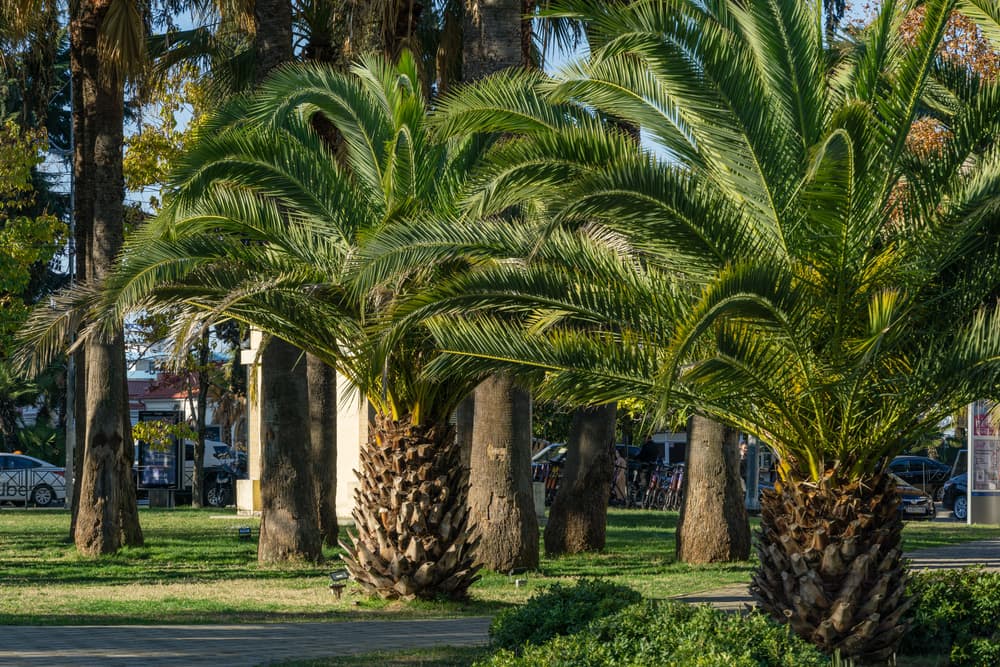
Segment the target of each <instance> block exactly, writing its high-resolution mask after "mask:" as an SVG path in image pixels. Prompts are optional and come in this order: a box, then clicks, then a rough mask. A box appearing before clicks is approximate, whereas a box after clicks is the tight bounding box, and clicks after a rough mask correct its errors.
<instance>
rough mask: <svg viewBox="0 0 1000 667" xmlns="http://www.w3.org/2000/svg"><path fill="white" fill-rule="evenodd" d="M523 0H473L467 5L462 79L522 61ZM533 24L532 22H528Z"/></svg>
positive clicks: (476, 77) (466, 79) (484, 75)
mask: <svg viewBox="0 0 1000 667" xmlns="http://www.w3.org/2000/svg"><path fill="white" fill-rule="evenodd" d="M521 11H522V2H521V0H473V1H472V2H469V3H468V4H467V6H466V11H465V26H464V36H463V40H462V42H463V49H462V80H463V81H466V82H468V81H474V80H476V79H481V78H483V77H486V76H489V75H490V74H493V73H495V72H499V71H500V70H502V69H506V68H508V67H515V66H517V65H526V64H527V63H526V62H525V61H523V60H522V45H523V42H522V36H523V33H522V29H523V27H524V25H525V24H524V23H522V20H521ZM528 25H530V24H528Z"/></svg>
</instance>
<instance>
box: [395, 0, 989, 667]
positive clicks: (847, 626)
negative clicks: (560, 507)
mask: <svg viewBox="0 0 1000 667" xmlns="http://www.w3.org/2000/svg"><path fill="white" fill-rule="evenodd" d="M955 4H956V3H955V2H952V1H950V0H930V1H928V2H926V3H924V7H925V11H926V18H925V21H924V24H923V26H922V27H921V30H920V33H919V35H917V37H916V38H915V39H914V40H913V41H912V42H908V41H904V40H902V39H901V38H900V36H899V35H898V33H897V32H896V31H895V27H896V26H897V25H898V21H899V19H900V16H901V11H902V8H901V6H900V5H899V4H897V3H895V2H891V1H890V2H886V3H884V6H883V8H882V11H881V13H880V14H879V16H878V18H877V20H876V21H875V23H874V24H873V26H872V27H871V28H870V29H869V30H868V31H866V32H865V33H864V34H862V35H860V36H859V37H858V38H857V43H856V44H855V45H854V48H853V49H850V50H848V51H846V52H845V53H843V54H842V56H841V57H839V58H838V57H837V56H836V55H835V54H830V53H829V52H828V51H827V50H826V49H825V47H824V44H823V39H822V32H823V30H822V11H823V9H822V3H820V2H818V1H816V2H801V1H800V0H768V1H765V0H749V1H747V0H715V1H710V2H688V1H687V0H669V1H647V2H638V3H635V4H633V5H630V6H628V7H617V6H611V5H609V4H591V3H580V4H579V5H574V6H573V7H572V8H570V9H566V10H564V12H563V13H564V14H565V15H567V16H570V17H575V18H581V19H586V20H589V21H590V22H591V26H592V28H593V32H592V39H591V48H592V56H591V58H590V60H589V61H588V62H586V63H579V64H576V65H573V66H572V67H570V68H568V69H567V70H566V71H565V72H564V74H563V76H561V77H560V78H559V79H557V80H555V81H546V80H541V79H538V80H535V81H532V80H531V79H530V78H526V77H514V78H511V79H509V80H508V81H506V82H504V81H502V80H500V79H497V80H495V81H493V82H491V83H490V84H488V85H485V86H481V87H478V88H476V89H473V90H471V91H468V92H467V93H465V94H463V95H460V96H459V97H457V98H455V99H453V100H451V102H450V103H449V104H448V105H446V109H445V110H444V113H443V115H442V116H441V121H440V123H441V126H442V128H443V129H444V131H445V132H446V133H448V134H460V133H463V132H468V131H491V132H507V133H510V134H512V135H513V134H517V135H520V136H521V138H520V139H516V140H515V139H511V140H509V141H508V142H507V143H506V145H505V146H504V147H502V148H501V149H500V151H499V152H498V153H497V154H495V155H494V157H493V158H492V160H493V165H494V166H493V168H492V169H490V170H488V171H487V172H486V173H484V174H482V175H481V176H480V177H479V183H480V188H479V194H478V195H477V196H476V197H473V199H472V204H471V205H472V207H473V208H475V209H476V210H477V211H478V212H479V213H480V215H481V216H483V218H484V220H485V221H479V222H477V227H478V233H479V234H480V235H487V236H489V235H492V236H491V237H490V238H491V239H494V244H493V248H492V249H491V251H492V253H493V254H494V255H500V254H503V253H506V254H507V256H508V257H509V258H510V259H509V260H508V261H507V262H505V263H502V264H500V265H498V266H497V267H496V268H494V269H492V270H488V271H483V272H480V273H479V274H477V275H476V276H475V277H474V279H471V280H470V279H468V278H465V279H463V280H461V281H456V282H455V283H454V284H451V285H449V284H441V285H439V292H438V294H437V295H436V296H433V297H432V296H425V297H424V298H425V301H426V302H428V303H430V302H432V301H435V300H436V299H439V300H438V302H437V303H435V304H434V306H433V307H429V306H424V307H423V310H422V312H420V310H421V309H420V308H416V309H414V314H413V317H420V316H422V315H433V316H434V317H432V318H431V319H430V320H429V321H428V326H429V327H430V328H431V329H432V331H434V333H435V335H436V336H437V337H438V340H439V344H440V345H441V346H442V347H443V348H444V349H445V350H448V351H451V352H453V353H454V354H452V355H445V356H442V357H439V358H438V359H437V360H436V361H435V362H434V364H433V365H432V368H431V370H432V371H433V372H437V373H445V374H452V373H455V372H458V371H459V370H463V369H464V370H465V372H471V373H482V372H487V371H497V370H507V371H509V372H523V371H524V369H525V368H531V369H534V370H533V371H532V372H533V373H535V374H538V373H539V372H544V378H543V381H542V382H541V384H540V386H539V391H540V392H541V395H542V396H548V397H557V398H559V399H560V400H562V401H563V402H565V403H569V404H573V403H574V402H579V403H588V402H589V403H598V404H599V403H604V402H611V401H614V400H619V399H622V398H626V397H630V396H641V397H653V398H654V399H655V400H656V401H657V402H658V403H659V406H660V410H661V412H663V413H664V414H665V413H666V412H667V411H669V410H673V409H677V408H678V407H680V408H687V409H693V410H694V411H695V412H696V413H699V414H703V415H705V416H708V417H710V418H713V419H718V420H720V421H722V422H724V423H726V424H728V425H730V426H732V427H736V428H739V429H740V430H742V431H745V432H748V433H751V434H754V435H756V436H758V437H760V438H761V439H762V440H764V441H766V442H768V443H769V444H770V445H771V446H772V447H774V449H775V450H776V451H777V452H778V453H779V455H780V457H781V466H780V470H779V477H780V479H779V482H778V484H777V485H776V490H775V492H774V493H771V494H767V495H766V496H765V498H764V502H763V511H762V518H761V530H760V534H759V540H758V546H757V550H758V555H759V557H760V563H761V564H760V569H759V571H758V573H757V574H756V575H755V577H754V580H753V584H752V592H753V594H754V596H755V598H756V599H757V601H758V603H759V604H760V605H761V606H762V607H763V608H764V609H766V610H767V611H769V612H770V613H772V614H773V615H774V616H776V617H777V618H780V619H783V620H787V621H788V623H789V624H790V625H791V627H792V628H793V629H794V630H795V631H796V632H797V633H799V634H800V635H801V636H803V637H805V638H807V639H809V640H811V641H813V642H815V643H816V644H818V645H819V646H821V647H823V648H824V649H826V650H828V651H834V650H840V651H842V652H843V653H844V654H846V655H851V656H862V657H868V658H877V657H884V656H886V655H888V654H889V653H891V652H892V650H893V649H894V647H895V645H896V643H897V641H898V639H899V637H900V636H901V634H902V632H903V630H904V627H905V622H904V621H903V620H902V619H903V614H904V613H905V611H906V609H907V608H908V607H909V602H908V601H907V600H906V598H905V595H904V585H905V570H904V567H903V565H902V562H901V554H900V528H901V524H900V521H899V514H898V510H897V507H898V499H897V496H896V494H895V492H894V484H893V482H892V479H891V477H889V475H888V474H886V471H885V464H886V462H887V461H888V460H889V459H891V457H892V456H893V455H894V454H895V453H897V452H898V451H900V450H901V448H902V447H903V446H905V444H906V443H907V442H910V441H912V440H913V439H914V438H915V437H918V436H919V435H921V434H922V433H924V432H927V431H929V430H932V429H933V428H934V427H935V425H936V424H937V422H938V421H939V420H940V419H941V417H943V416H945V415H947V414H949V413H950V412H951V411H952V410H953V409H954V408H955V407H956V406H958V405H961V404H963V403H967V402H969V401H970V400H972V399H974V398H977V397H979V396H983V395H990V394H991V392H993V391H994V390H995V387H996V383H997V380H998V379H1000V364H998V363H997V359H998V357H997V353H998V352H1000V328H998V327H1000V313H998V311H997V310H996V308H995V305H994V299H995V297H996V294H997V290H998V288H1000V275H998V273H997V271H996V269H995V267H996V266H997V259H998V258H997V253H998V248H997V246H996V243H995V240H994V239H995V238H996V233H997V228H998V227H997V226H998V223H1000V220H998V218H997V214H996V209H995V201H996V196H997V192H998V187H1000V151H998V150H997V149H996V145H995V143H994V139H993V138H994V137H995V136H996V133H997V130H998V129H1000V117H998V116H997V109H998V108H1000V104H998V103H1000V97H998V96H1000V87H998V86H997V84H996V83H984V82H981V81H979V80H978V79H976V77H975V76H974V75H973V74H970V73H969V72H967V71H964V70H961V69H958V68H955V67H952V66H950V65H949V64H948V63H947V62H942V61H939V60H937V59H936V57H935V53H936V52H937V48H938V45H939V43H940V41H941V34H942V30H943V28H944V25H945V22H946V20H947V17H948V15H949V14H950V12H951V10H952V9H953V8H954V7H955ZM970 4H971V5H975V6H977V7H979V12H978V13H976V14H975V15H976V16H977V17H978V18H981V19H984V18H986V17H988V16H990V15H991V14H990V12H993V14H992V15H993V16H994V20H995V18H996V17H995V7H993V5H992V4H990V3H988V2H985V0H984V1H982V2H980V1H979V0H976V2H974V3H971V2H967V3H966V5H970ZM987 27H988V28H990V29H991V30H993V31H994V32H995V31H996V25H995V24H990V26H987ZM931 78H933V79H934V85H933V88H932V89H933V91H934V95H933V96H929V95H926V93H927V91H928V90H929V84H928V81H930V80H931ZM546 102H547V103H548V104H546ZM552 104H561V105H565V104H579V105H581V106H582V107H584V108H586V109H590V110H593V111H595V112H597V113H598V114H600V113H606V114H608V115H613V116H615V117H618V118H621V119H623V120H625V121H626V122H629V123H633V124H635V125H639V126H641V127H642V128H643V129H644V130H645V131H646V132H647V133H648V134H649V136H650V137H651V138H652V139H653V140H655V141H656V142H657V143H658V144H659V145H660V146H661V147H663V148H664V149H665V151H666V152H667V154H668V155H669V158H668V159H659V158H657V157H655V156H651V155H648V154H638V155H637V154H636V152H635V151H634V150H632V151H629V150H628V140H627V138H625V137H622V136H620V135H618V134H616V133H614V132H611V133H609V132H607V131H605V130H604V128H603V127H602V126H601V125H600V124H598V123H597V122H596V121H594V122H591V121H588V120H587V119H586V118H583V119H581V118H577V119H575V120H574V121H573V122H568V121H566V120H565V112H564V111H561V109H562V107H558V106H557V107H555V108H553V107H552ZM922 104H933V105H934V106H935V107H936V108H937V109H938V110H939V111H941V112H942V113H943V114H944V116H945V117H946V121H945V122H946V125H947V127H948V130H949V132H950V133H951V135H950V140H949V141H948V142H947V147H946V148H944V149H942V150H941V151H940V152H934V153H926V152H923V153H922V152H919V151H913V150H910V149H909V148H908V145H907V142H906V135H907V130H908V128H909V127H910V125H911V123H912V122H913V120H914V118H915V116H916V114H917V113H918V110H919V109H920V108H921V105H922ZM523 201H532V202H536V203H535V204H533V205H534V206H535V207H542V208H543V209H544V212H545V215H546V216H548V217H549V218H550V220H551V223H550V229H551V231H550V234H549V235H548V236H547V237H545V238H543V239H541V238H538V235H537V230H529V231H528V232H524V233H520V234H518V233H517V232H516V231H506V232H504V231H502V225H493V226H491V225H490V224H489V223H488V220H489V219H490V217H491V216H494V217H495V216H496V215H497V214H498V213H499V212H502V211H504V210H506V209H507V208H508V207H510V206H512V205H515V204H517V203H518V202H523ZM537 202H541V203H537ZM581 225H582V227H581ZM566 227H569V228H574V229H576V231H574V232H572V233H570V232H568V231H566V230H565V228H566ZM581 230H582V231H583V232H584V233H582V234H581V233H579V232H580V231H581ZM465 235H467V232H466V231H463V230H461V229H455V228H454V227H452V226H448V225H437V226H433V225H431V226H427V227H425V229H424V230H423V234H422V236H420V237H419V238H410V239H408V240H407V241H406V242H405V243H403V242H402V239H401V238H400V239H398V240H397V241H398V242H396V243H395V244H393V243H390V242H386V244H385V247H384V248H383V255H382V258H381V259H380V260H379V262H381V263H383V264H385V265H386V267H389V266H392V265H400V266H405V265H407V264H410V263H412V264H414V265H427V264H428V263H431V262H433V261H434V258H435V254H434V253H435V252H440V248H441V247H445V246H447V245H448V244H449V243H451V244H452V248H458V252H463V253H464V252H468V248H467V246H468V245H469V242H468V240H467V239H466V236H465ZM435 248H437V249H438V250H437V251H435ZM438 258H440V255H438ZM515 259H517V261H515ZM377 263H378V262H377ZM386 270H388V269H386ZM518 324H521V325H522V326H516V325H518Z"/></svg>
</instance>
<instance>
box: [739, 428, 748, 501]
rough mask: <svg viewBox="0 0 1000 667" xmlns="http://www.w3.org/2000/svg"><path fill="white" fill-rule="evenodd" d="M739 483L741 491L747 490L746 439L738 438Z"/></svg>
mask: <svg viewBox="0 0 1000 667" xmlns="http://www.w3.org/2000/svg"><path fill="white" fill-rule="evenodd" d="M740 483H742V484H743V491H744V492H745V491H746V490H747V441H746V440H740Z"/></svg>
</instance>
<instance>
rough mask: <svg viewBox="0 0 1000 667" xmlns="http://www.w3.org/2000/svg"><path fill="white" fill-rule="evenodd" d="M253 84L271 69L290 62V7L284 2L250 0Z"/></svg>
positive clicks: (280, 0)
mask: <svg viewBox="0 0 1000 667" xmlns="http://www.w3.org/2000/svg"><path fill="white" fill-rule="evenodd" d="M253 16H254V22H255V23H256V28H257V31H256V33H255V34H254V54H255V56H256V60H255V61H254V81H256V82H257V83H260V82H261V81H263V80H264V79H265V78H267V75H268V74H269V73H270V71H271V70H272V69H274V68H275V67H277V66H279V65H282V64H284V63H287V62H289V61H291V59H292V56H293V52H292V5H291V3H289V1H288V0H254V7H253Z"/></svg>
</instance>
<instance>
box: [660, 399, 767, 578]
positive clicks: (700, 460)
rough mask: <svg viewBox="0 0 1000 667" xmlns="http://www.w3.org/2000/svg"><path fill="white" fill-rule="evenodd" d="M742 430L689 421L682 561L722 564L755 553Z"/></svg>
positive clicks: (679, 542) (679, 550) (679, 530)
mask: <svg viewBox="0 0 1000 667" xmlns="http://www.w3.org/2000/svg"><path fill="white" fill-rule="evenodd" d="M737 436H738V434H737V433H736V432H735V431H734V430H733V429H729V428H726V427H724V426H722V425H721V424H718V423H716V422H713V421H711V420H709V419H706V418H705V417H700V416H697V415H696V416H694V417H692V418H691V421H690V423H689V425H688V455H687V471H686V474H685V476H684V495H683V500H682V501H681V517H680V521H679V523H678V525H677V560H679V561H682V562H685V563H721V562H729V561H741V560H747V559H748V558H749V557H750V522H749V519H748V518H747V512H746V508H745V506H744V505H743V488H742V486H741V484H740V477H739V467H740V455H739V449H738V438H737Z"/></svg>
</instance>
